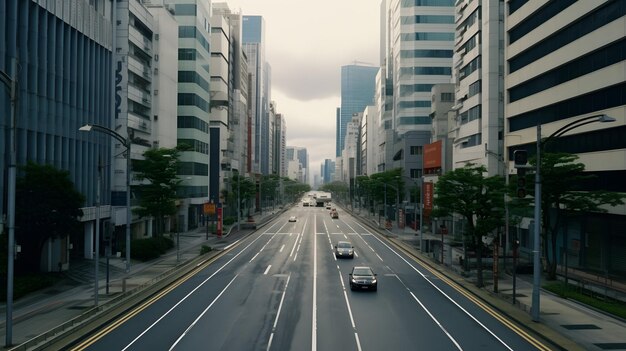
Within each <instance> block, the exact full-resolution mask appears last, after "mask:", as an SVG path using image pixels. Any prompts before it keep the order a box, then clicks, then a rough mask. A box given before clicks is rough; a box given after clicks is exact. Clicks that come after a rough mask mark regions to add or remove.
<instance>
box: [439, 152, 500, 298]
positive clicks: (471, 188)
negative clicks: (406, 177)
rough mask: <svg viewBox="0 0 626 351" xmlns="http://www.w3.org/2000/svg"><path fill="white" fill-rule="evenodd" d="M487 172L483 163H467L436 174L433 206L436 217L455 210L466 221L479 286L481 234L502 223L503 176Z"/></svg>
mask: <svg viewBox="0 0 626 351" xmlns="http://www.w3.org/2000/svg"><path fill="white" fill-rule="evenodd" d="M486 172H487V170H486V168H485V167H484V166H477V165H472V164H468V165H466V166H465V167H463V168H457V169H455V170H453V171H450V172H447V173H445V174H444V175H442V176H441V177H439V180H438V181H437V183H436V185H435V193H436V194H437V195H436V197H435V199H434V206H435V208H434V210H433V216H435V217H446V216H450V215H452V214H457V215H459V216H461V217H463V218H464V219H465V220H466V221H467V235H468V236H469V238H470V240H471V244H472V246H473V247H475V249H476V261H477V265H478V267H477V269H478V272H477V283H476V284H477V286H479V287H482V286H483V276H482V255H483V250H484V244H483V241H482V238H483V236H488V235H490V234H492V233H493V231H494V230H496V229H497V228H498V227H499V226H502V225H503V218H504V192H505V184H504V179H503V178H502V177H500V176H493V177H485V176H484V174H486Z"/></svg>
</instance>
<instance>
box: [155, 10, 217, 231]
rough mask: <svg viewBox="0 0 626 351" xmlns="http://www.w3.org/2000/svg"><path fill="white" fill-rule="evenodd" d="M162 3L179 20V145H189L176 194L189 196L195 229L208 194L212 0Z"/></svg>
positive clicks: (181, 163)
mask: <svg viewBox="0 0 626 351" xmlns="http://www.w3.org/2000/svg"><path fill="white" fill-rule="evenodd" d="M164 3H165V5H166V6H168V8H171V9H172V10H173V11H174V13H175V18H176V22H177V23H178V129H177V131H178V144H179V145H180V144H186V145H188V146H189V147H191V149H190V150H189V151H184V152H181V155H180V165H179V169H178V176H179V177H180V178H181V179H184V182H182V183H181V184H180V186H179V195H180V196H181V197H183V198H186V199H188V203H189V226H190V228H194V227H195V226H197V224H198V222H199V220H200V214H201V213H202V205H203V204H204V202H206V200H207V198H208V197H209V177H208V175H209V147H210V130H209V129H210V128H209V125H210V119H209V113H210V112H211V106H210V104H211V89H210V82H211V74H210V64H211V49H210V42H211V36H210V35H211V34H210V33H211V28H210V20H211V2H210V1H196V0H164Z"/></svg>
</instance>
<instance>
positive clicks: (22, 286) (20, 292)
mask: <svg viewBox="0 0 626 351" xmlns="http://www.w3.org/2000/svg"><path fill="white" fill-rule="evenodd" d="M61 279H62V278H61V276H60V275H59V274H58V273H31V274H26V275H16V276H15V279H14V282H13V284H14V285H13V298H14V299H19V298H20V297H22V296H24V295H27V294H29V293H31V292H34V291H38V290H41V289H44V288H47V287H49V286H52V285H54V284H55V283H56V282H58V281H59V280H61ZM0 286H1V288H0V299H3V300H4V299H6V293H7V289H6V279H4V280H3V282H2V284H0Z"/></svg>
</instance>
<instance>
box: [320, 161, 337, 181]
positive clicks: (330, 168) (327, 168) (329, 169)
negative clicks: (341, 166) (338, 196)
mask: <svg viewBox="0 0 626 351" xmlns="http://www.w3.org/2000/svg"><path fill="white" fill-rule="evenodd" d="M334 175H335V161H333V160H331V159H329V158H327V159H325V160H324V163H323V164H322V178H323V180H322V182H323V183H324V184H327V183H330V182H332V181H333V177H334Z"/></svg>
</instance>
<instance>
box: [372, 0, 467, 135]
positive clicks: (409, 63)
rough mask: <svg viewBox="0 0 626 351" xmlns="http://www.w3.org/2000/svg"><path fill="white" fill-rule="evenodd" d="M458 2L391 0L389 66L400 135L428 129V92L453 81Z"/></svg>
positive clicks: (387, 46)
mask: <svg viewBox="0 0 626 351" xmlns="http://www.w3.org/2000/svg"><path fill="white" fill-rule="evenodd" d="M455 2H457V1H456V0H432V1H402V0H390V1H389V2H388V3H389V5H390V6H388V8H387V28H386V31H385V33H381V36H382V35H385V36H387V40H388V42H387V43H386V46H385V47H386V50H387V55H386V57H387V60H386V68H387V71H388V74H389V77H388V79H391V81H392V82H393V127H394V130H395V131H396V132H397V133H398V134H400V135H401V134H402V133H404V132H406V131H409V130H422V131H430V122H431V121H430V117H429V114H430V105H431V101H430V97H431V95H430V90H431V88H432V86H433V85H434V84H437V83H450V81H451V77H452V55H453V50H454V31H455V24H454V23H455V17H454V15H455V13H454V4H455Z"/></svg>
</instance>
